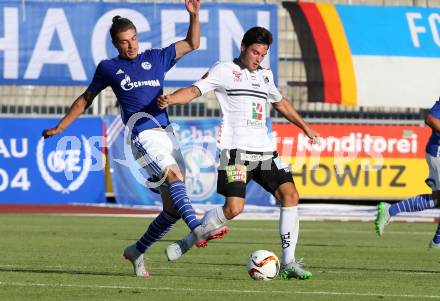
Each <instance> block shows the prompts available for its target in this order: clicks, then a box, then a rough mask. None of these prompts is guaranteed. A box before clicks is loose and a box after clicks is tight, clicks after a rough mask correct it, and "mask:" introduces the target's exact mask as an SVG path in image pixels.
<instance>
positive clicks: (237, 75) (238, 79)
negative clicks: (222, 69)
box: [232, 70, 241, 82]
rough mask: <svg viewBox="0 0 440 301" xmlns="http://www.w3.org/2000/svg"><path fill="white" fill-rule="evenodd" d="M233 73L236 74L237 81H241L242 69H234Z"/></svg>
mask: <svg viewBox="0 0 440 301" xmlns="http://www.w3.org/2000/svg"><path fill="white" fill-rule="evenodd" d="M232 74H233V75H234V81H235V82H241V72H240V71H235V70H234V71H232Z"/></svg>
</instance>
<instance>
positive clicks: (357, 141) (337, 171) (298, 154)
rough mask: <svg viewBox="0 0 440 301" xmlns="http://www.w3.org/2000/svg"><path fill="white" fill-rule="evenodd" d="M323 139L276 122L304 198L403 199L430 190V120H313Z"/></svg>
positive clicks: (284, 155)
mask: <svg viewBox="0 0 440 301" xmlns="http://www.w3.org/2000/svg"><path fill="white" fill-rule="evenodd" d="M312 127H313V128H314V129H316V130H317V131H319V132H320V134H321V137H322V139H321V141H320V143H318V144H313V145H312V144H311V141H310V139H308V137H307V136H306V135H305V134H304V133H303V132H302V131H301V130H300V129H298V128H297V127H296V126H294V125H291V124H277V123H274V124H272V129H273V132H274V138H275V140H276V141H277V149H278V152H279V153H280V155H281V156H282V158H283V160H284V161H285V162H286V163H288V164H289V165H290V168H291V171H292V174H293V178H294V180H295V184H296V186H297V188H298V191H299V193H300V195H301V197H303V198H321V199H374V200H384V199H385V200H386V199H401V198H404V197H408V196H411V195H416V194H420V193H427V192H429V189H428V187H427V186H426V185H425V183H424V180H425V179H426V177H427V176H428V168H427V165H426V163H425V144H426V142H427V140H428V138H429V136H430V134H431V130H430V129H429V127H427V126H388V125H335V124H332V125H322V124H316V125H312Z"/></svg>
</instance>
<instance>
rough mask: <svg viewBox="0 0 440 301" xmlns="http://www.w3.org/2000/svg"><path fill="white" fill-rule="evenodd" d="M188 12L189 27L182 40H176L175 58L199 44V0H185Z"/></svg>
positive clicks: (197, 46)
mask: <svg viewBox="0 0 440 301" xmlns="http://www.w3.org/2000/svg"><path fill="white" fill-rule="evenodd" d="M185 7H186V10H187V11H188V13H189V27H188V32H187V34H186V38H185V39H184V40H181V41H178V42H176V60H178V59H180V58H181V57H182V56H184V55H185V54H187V53H189V52H191V51H193V50H195V49H197V48H199V46H200V20H199V11H200V0H185Z"/></svg>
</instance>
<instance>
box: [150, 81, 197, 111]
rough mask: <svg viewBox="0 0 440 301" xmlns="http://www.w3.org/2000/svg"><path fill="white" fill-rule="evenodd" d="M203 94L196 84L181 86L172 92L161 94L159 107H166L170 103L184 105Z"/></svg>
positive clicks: (158, 101)
mask: <svg viewBox="0 0 440 301" xmlns="http://www.w3.org/2000/svg"><path fill="white" fill-rule="evenodd" d="M200 95H202V93H200V90H199V89H198V88H197V87H196V86H190V87H186V88H181V89H179V90H177V91H175V92H174V93H172V94H168V95H161V96H159V98H158V99H157V106H158V107H159V109H162V110H163V109H165V108H166V107H168V106H170V105H183V104H187V103H190V102H191V101H192V100H193V99H195V98H197V97H199V96H200Z"/></svg>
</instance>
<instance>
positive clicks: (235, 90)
mask: <svg viewBox="0 0 440 301" xmlns="http://www.w3.org/2000/svg"><path fill="white" fill-rule="evenodd" d="M226 92H228V93H229V92H250V93H256V94H261V95H264V96H267V93H265V92H260V91H255V90H248V89H231V90H228V89H226Z"/></svg>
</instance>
